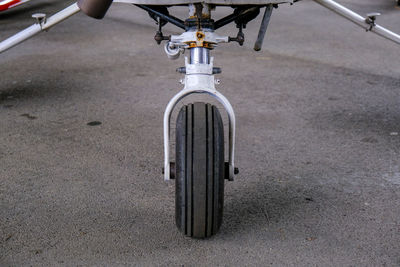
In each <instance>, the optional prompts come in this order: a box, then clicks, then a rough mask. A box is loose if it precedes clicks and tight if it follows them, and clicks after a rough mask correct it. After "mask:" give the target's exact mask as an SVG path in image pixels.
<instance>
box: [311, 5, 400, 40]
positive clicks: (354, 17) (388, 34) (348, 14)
mask: <svg viewBox="0 0 400 267" xmlns="http://www.w3.org/2000/svg"><path fill="white" fill-rule="evenodd" d="M313 1H315V2H317V3H318V4H320V5H322V6H324V7H326V8H328V9H330V10H332V11H333V12H335V13H336V14H339V15H340V16H342V17H344V18H346V19H348V20H350V21H352V22H354V23H355V24H357V25H358V26H360V27H362V28H364V29H366V30H370V28H371V25H370V24H369V23H367V21H366V19H367V18H364V17H362V16H360V15H359V14H357V13H355V12H353V11H351V10H350V9H348V8H346V7H344V6H342V5H340V4H338V3H336V2H335V1H332V0H313ZM371 32H374V33H376V34H378V35H379V36H382V37H384V38H386V39H389V40H391V41H393V42H395V43H397V44H400V35H398V34H396V33H394V32H392V31H389V30H388V29H386V28H384V27H382V26H379V25H375V26H373V27H372V29H371Z"/></svg>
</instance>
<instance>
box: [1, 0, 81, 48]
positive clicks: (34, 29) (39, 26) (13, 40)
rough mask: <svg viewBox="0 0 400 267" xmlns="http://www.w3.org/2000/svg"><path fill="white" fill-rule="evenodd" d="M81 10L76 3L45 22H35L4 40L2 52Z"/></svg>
mask: <svg viewBox="0 0 400 267" xmlns="http://www.w3.org/2000/svg"><path fill="white" fill-rule="evenodd" d="M79 11H80V9H79V7H78V5H77V4H76V3H75V4H73V5H70V6H69V7H67V8H65V9H63V10H61V11H60V12H58V13H56V14H54V15H53V16H51V17H49V18H48V19H47V20H46V21H45V22H42V23H35V24H33V25H32V26H30V27H28V28H26V29H25V30H23V31H20V32H19V33H17V34H15V35H13V36H11V37H10V38H8V39H6V40H4V41H3V42H1V43H0V53H2V52H4V51H6V50H8V49H10V48H11V47H13V46H16V45H17V44H19V43H22V42H23V41H25V40H27V39H29V38H31V37H32V36H34V35H36V34H38V33H40V32H41V31H46V30H48V29H50V28H51V27H53V26H54V25H56V24H58V23H60V22H62V21H64V20H65V19H67V18H69V17H71V16H72V15H74V14H76V13H78V12H79Z"/></svg>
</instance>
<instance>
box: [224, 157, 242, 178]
mask: <svg viewBox="0 0 400 267" xmlns="http://www.w3.org/2000/svg"><path fill="white" fill-rule="evenodd" d="M233 174H235V175H236V174H239V168H236V167H235V169H234V170H233ZM225 179H226V180H228V181H233V178H232V179H231V178H229V162H225Z"/></svg>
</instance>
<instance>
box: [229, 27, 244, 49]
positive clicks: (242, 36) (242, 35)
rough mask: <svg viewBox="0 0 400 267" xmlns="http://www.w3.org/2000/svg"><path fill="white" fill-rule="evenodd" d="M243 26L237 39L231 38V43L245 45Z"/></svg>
mask: <svg viewBox="0 0 400 267" xmlns="http://www.w3.org/2000/svg"><path fill="white" fill-rule="evenodd" d="M242 29H243V28H242V26H240V27H239V32H238V34H237V36H236V37H229V42H238V43H239V45H240V46H242V45H243V43H244V34H243V31H242Z"/></svg>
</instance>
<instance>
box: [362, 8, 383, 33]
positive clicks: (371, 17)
mask: <svg viewBox="0 0 400 267" xmlns="http://www.w3.org/2000/svg"><path fill="white" fill-rule="evenodd" d="M380 15H381V13H378V12H374V13H368V14H367V18H366V19H365V22H366V23H367V24H369V25H370V28H369V29H367V31H371V30H372V28H373V27H375V26H376V23H375V21H376V17H377V16H380Z"/></svg>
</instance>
